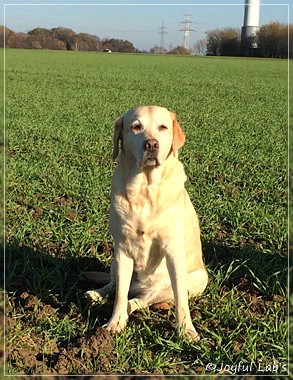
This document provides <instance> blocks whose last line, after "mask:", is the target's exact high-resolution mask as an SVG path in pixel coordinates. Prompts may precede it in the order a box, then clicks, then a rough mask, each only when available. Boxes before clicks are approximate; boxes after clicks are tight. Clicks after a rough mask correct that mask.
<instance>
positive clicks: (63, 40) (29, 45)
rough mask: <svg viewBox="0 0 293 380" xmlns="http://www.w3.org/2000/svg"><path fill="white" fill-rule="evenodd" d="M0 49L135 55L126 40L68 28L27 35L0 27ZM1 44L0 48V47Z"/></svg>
mask: <svg viewBox="0 0 293 380" xmlns="http://www.w3.org/2000/svg"><path fill="white" fill-rule="evenodd" d="M0 34H2V36H1V37H2V38H1V37H0V47H3V46H4V35H5V46H6V47H9V48H22V49H48V50H73V51H109V50H111V51H116V52H127V53H136V52H137V49H136V48H135V47H134V46H133V44H132V43H131V42H129V41H127V40H120V39H115V38H110V39H108V38H106V39H103V40H101V39H100V38H99V37H97V36H94V35H90V34H87V33H75V32H74V31H73V30H72V29H69V28H63V27H58V28H52V29H46V28H35V29H33V30H31V31H29V32H28V33H17V32H14V31H13V30H11V29H9V28H5V27H3V26H2V27H0ZM1 44H2V46H1Z"/></svg>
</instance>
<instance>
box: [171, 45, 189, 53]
mask: <svg viewBox="0 0 293 380" xmlns="http://www.w3.org/2000/svg"><path fill="white" fill-rule="evenodd" d="M169 54H180V55H189V51H188V50H187V49H186V48H185V47H183V46H179V45H178V46H176V47H175V48H174V49H172V50H171V51H169Z"/></svg>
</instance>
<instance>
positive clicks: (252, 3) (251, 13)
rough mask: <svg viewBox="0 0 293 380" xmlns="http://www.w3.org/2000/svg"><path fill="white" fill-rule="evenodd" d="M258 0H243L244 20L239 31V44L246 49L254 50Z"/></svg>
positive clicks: (257, 27)
mask: <svg viewBox="0 0 293 380" xmlns="http://www.w3.org/2000/svg"><path fill="white" fill-rule="evenodd" d="M259 8H260V0H245V8H244V20H243V27H242V30H241V43H242V45H243V46H245V47H246V48H250V49H252V48H256V47H257V46H256V44H255V42H254V41H253V37H254V36H255V35H256V32H257V31H258V30H259Z"/></svg>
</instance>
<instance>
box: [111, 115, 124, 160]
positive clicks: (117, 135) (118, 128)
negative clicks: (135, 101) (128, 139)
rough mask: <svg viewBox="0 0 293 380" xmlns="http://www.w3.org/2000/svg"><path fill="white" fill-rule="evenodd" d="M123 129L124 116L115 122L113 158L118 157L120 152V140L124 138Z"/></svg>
mask: <svg viewBox="0 0 293 380" xmlns="http://www.w3.org/2000/svg"><path fill="white" fill-rule="evenodd" d="M122 130H123V116H121V117H119V119H117V120H116V123H115V131H114V148H113V160H115V158H117V156H118V153H119V141H120V140H122Z"/></svg>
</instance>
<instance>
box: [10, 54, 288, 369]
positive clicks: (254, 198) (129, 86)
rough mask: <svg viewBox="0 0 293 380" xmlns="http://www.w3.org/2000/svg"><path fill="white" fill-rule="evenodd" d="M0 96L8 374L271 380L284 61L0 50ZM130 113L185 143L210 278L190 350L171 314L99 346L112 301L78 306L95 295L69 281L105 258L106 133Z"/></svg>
mask: <svg viewBox="0 0 293 380" xmlns="http://www.w3.org/2000/svg"><path fill="white" fill-rule="evenodd" d="M6 84H7V88H6V161H7V164H6V202H7V205H6V240H7V246H6V290H7V296H8V306H7V314H8V317H7V322H8V329H7V334H6V337H7V342H6V345H7V348H6V349H7V353H8V363H7V366H6V371H7V373H9V374H18V373H25V374H44V373H46V374H54V373H58V374H63V375H64V374H73V373H79V374H85V373H100V372H106V373H120V374H127V373H139V374H150V373H160V374H180V373H182V374H198V373H204V372H205V373H209V369H210V370H211V373H215V374H218V373H219V372H221V373H222V371H223V369H221V364H223V365H224V367H225V365H226V366H227V367H226V368H225V370H226V371H227V370H228V369H229V368H230V370H231V366H232V365H237V364H239V363H240V362H241V361H243V362H244V363H247V364H249V365H251V366H252V367H251V370H250V372H249V373H250V374H263V372H262V370H264V371H265V372H267V373H271V374H275V375H276V374H284V372H286V371H285V370H284V367H283V366H284V365H286V366H287V359H288V354H287V321H286V313H287V309H286V302H287V301H286V296H287V292H286V285H287V269H286V268H287V259H286V254H287V244H286V235H287V227H286V226H287V223H286V220H287V210H286V208H287V207H286V203H287V201H286V199H287V194H286V187H287V185H286V175H287V169H286V162H287V155H286V150H287V149H286V147H287V141H286V139H287V116H286V115H287V100H286V99H287V63H286V62H285V61H281V60H258V59H236V58H233V59H232V58H229V59H221V58H214V57H210V58H196V57H173V56H148V55H145V56H144V55H142V56H139V55H136V56H135V55H118V54H111V55H110V54H97V53H77V52H74V53H73V52H52V51H51V52H49V51H28V50H27V51H22V50H7V51H6ZM138 104H158V105H163V106H165V107H167V108H169V109H171V110H173V111H175V112H176V113H177V116H178V119H179V122H180V124H181V126H182V128H183V130H184V131H185V133H186V135H187V142H186V144H185V146H184V147H183V148H182V151H181V153H180V159H181V161H182V162H183V163H184V167H185V170H186V174H187V177H188V180H187V184H186V187H187V189H188V192H189V194H190V196H191V199H192V202H193V204H194V205H195V208H196V210H197V212H198V214H199V216H200V220H201V228H202V239H203V246H204V255H205V261H206V264H207V267H208V271H209V276H210V283H209V286H208V288H207V290H206V291H205V293H204V295H203V296H202V297H200V298H198V299H193V300H191V301H190V308H191V314H192V318H193V320H194V324H195V326H196V328H197V330H198V331H199V332H200V335H201V338H202V339H201V341H200V342H199V344H196V345H195V344H189V343H187V342H185V341H184V340H178V338H177V337H176V335H175V334H174V324H175V316H174V308H173V307H172V308H171V309H169V310H159V311H157V310H156V311H155V310H153V309H150V310H145V311H140V312H137V313H135V314H134V315H133V316H132V317H131V319H130V321H129V324H128V327H127V329H126V330H125V331H124V332H123V333H122V334H121V335H120V336H115V337H111V336H109V337H108V336H106V337H105V336H103V339H101V340H99V339H100V338H101V337H102V335H101V334H104V333H103V332H102V331H101V330H100V329H99V328H98V327H99V326H102V325H103V324H104V323H106V321H107V319H108V318H109V316H110V315H111V310H112V304H111V302H112V301H111V300H110V301H109V302H104V303H103V304H102V305H100V306H97V307H95V308H93V307H90V308H89V307H87V306H85V305H84V304H83V303H82V302H81V300H80V297H79V296H78V295H77V293H78V292H80V291H83V290H85V289H88V288H89V287H91V286H93V285H92V284H89V283H87V282H86V281H85V280H84V279H83V278H82V276H81V272H82V270H84V269H86V268H89V269H91V270H94V269H95V268H102V269H104V270H106V269H107V268H108V267H109V264H110V261H111V253H112V238H111V236H110V235H109V232H108V208H109V190H110V181H111V175H112V172H113V170H114V167H115V163H113V162H112V160H111V149H112V131H113V127H112V126H113V124H114V121H115V119H116V118H117V117H118V116H120V115H121V114H122V113H123V112H124V111H125V110H127V109H129V108H131V107H133V106H136V105H138ZM91 334H94V335H91ZM95 334H96V335H95ZM99 334H100V335H99ZM96 342H99V344H96ZM105 342H108V346H103V347H104V348H103V352H100V351H99V349H98V347H100V346H102V344H106V343H105ZM89 347H90V349H91V350H90V351H89ZM24 352H26V354H24ZM85 359H86V360H85ZM209 363H212V364H213V365H215V366H214V367H207V365H208V364H209ZM273 365H278V368H277V370H275V367H272V366H273ZM229 366H230V367H229ZM287 369H288V366H287V367H286V370H287ZM247 372H248V371H246V369H245V368H240V367H239V370H238V372H237V374H247Z"/></svg>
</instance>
